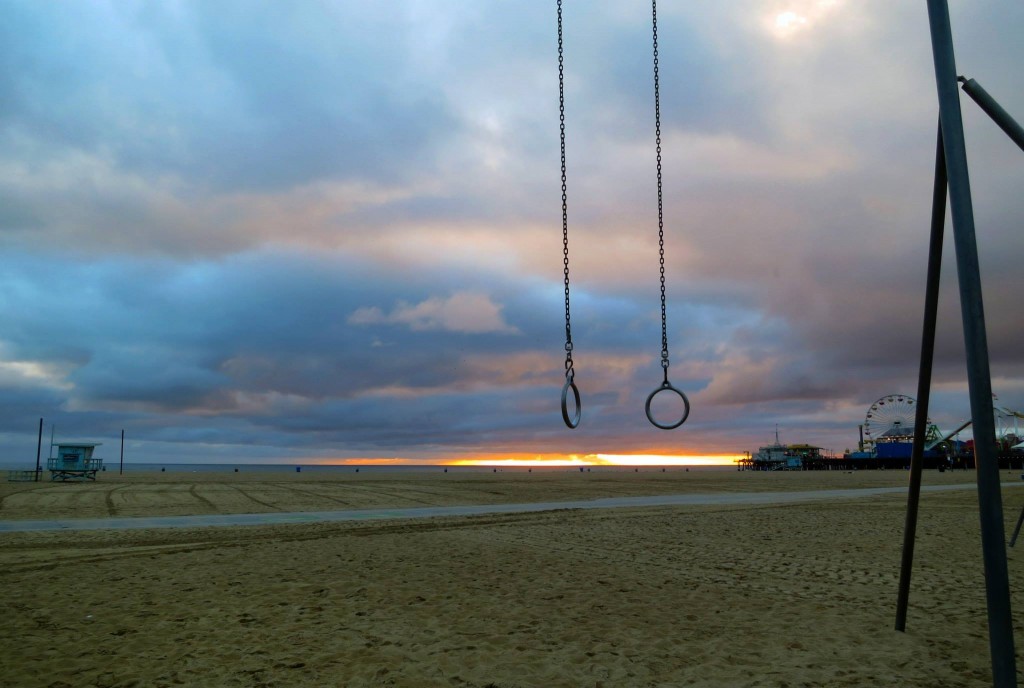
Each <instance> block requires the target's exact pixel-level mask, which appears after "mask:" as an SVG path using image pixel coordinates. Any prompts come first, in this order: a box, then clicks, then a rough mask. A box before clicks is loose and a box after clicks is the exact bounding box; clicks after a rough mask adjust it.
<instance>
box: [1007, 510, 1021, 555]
mask: <svg viewBox="0 0 1024 688" xmlns="http://www.w3.org/2000/svg"><path fill="white" fill-rule="evenodd" d="M1021 524H1024V509H1021V510H1020V516H1019V517H1018V518H1017V527H1016V528H1014V529H1013V537H1012V538H1010V547H1013V546H1014V545H1016V544H1017V536H1018V535H1020V527H1021Z"/></svg>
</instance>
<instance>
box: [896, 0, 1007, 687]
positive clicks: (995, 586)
mask: <svg viewBox="0 0 1024 688" xmlns="http://www.w3.org/2000/svg"><path fill="white" fill-rule="evenodd" d="M928 23H929V28H930V32H931V43H932V57H933V59H934V63H935V85H936V90H937V92H938V99H939V121H940V130H941V132H942V137H941V141H942V149H943V155H944V157H945V161H946V166H947V175H948V184H947V187H948V193H949V204H950V209H951V213H952V217H953V240H954V245H955V247H956V262H957V276H958V282H959V287H960V304H961V317H962V320H963V328H964V344H965V346H966V350H967V380H968V386H969V389H970V400H971V418H972V419H973V423H974V437H975V460H976V465H977V481H978V507H979V508H978V512H979V517H980V520H981V541H982V557H983V559H984V565H985V592H986V601H987V606H988V627H989V648H990V652H991V658H992V678H993V683H994V685H995V686H996V687H997V688H1016V686H1017V671H1016V658H1015V656H1014V644H1013V621H1012V616H1011V613H1010V585H1009V574H1008V572H1007V566H1006V545H1005V532H1004V529H1003V506H1002V495H1001V494H1000V485H999V466H998V464H997V461H996V446H995V417H994V412H993V410H992V380H991V372H990V369H989V359H988V341H987V337H986V332H985V313H984V308H983V303H982V292H981V273H980V269H979V261H978V246H977V238H976V236H975V228H974V209H973V204H972V202H971V187H970V178H969V175H968V171H967V151H966V145H965V142H964V132H963V119H962V115H961V112H960V99H959V90H958V88H957V74H956V61H955V58H954V54H953V32H952V28H951V26H950V20H949V6H948V4H947V1H946V0H928ZM925 412H927V409H926V410H925ZM914 506H915V507H916V503H915V504H914ZM909 511H910V509H909V505H908V522H909V521H910V518H911V516H910V514H909ZM915 512H916V508H915ZM913 518H914V519H916V513H915V514H914V515H913ZM915 522H916V521H915ZM910 551H911V553H912V549H911V550H910ZM905 555H906V551H905ZM906 563H907V568H908V570H907V571H906V576H908V581H909V562H906ZM902 577H903V576H902V574H901V578H902Z"/></svg>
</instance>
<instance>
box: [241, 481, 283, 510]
mask: <svg viewBox="0 0 1024 688" xmlns="http://www.w3.org/2000/svg"><path fill="white" fill-rule="evenodd" d="M230 487H233V488H234V489H236V490H238V491H239V493H241V495H242V496H243V497H245V498H246V499H251V500H252V501H254V502H256V503H257V504H260V505H262V506H265V507H267V508H268V509H273V510H274V511H283V509H282V508H281V507H279V506H275V505H274V504H271V503H270V502H264V501H263V500H262V499H256V498H255V497H253V496H252V495H251V494H249V493H248V492H246V491H245V490H243V489H242V488H240V487H238V486H237V485H231V486H230Z"/></svg>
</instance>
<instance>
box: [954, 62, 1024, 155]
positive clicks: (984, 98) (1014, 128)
mask: <svg viewBox="0 0 1024 688" xmlns="http://www.w3.org/2000/svg"><path fill="white" fill-rule="evenodd" d="M959 81H960V83H962V84H963V89H964V93H966V94H967V95H969V96H970V97H971V98H973V99H974V102H975V103H977V104H978V105H979V106H980V107H981V109H982V110H984V111H985V114H987V115H988V116H989V117H991V118H992V121H993V122H995V123H996V124H998V125H999V128H1000V129H1002V130H1003V131H1004V132H1006V135H1007V136H1009V137H1010V138H1011V139H1012V140H1013V142H1014V143H1016V144H1017V146H1018V147H1019V148H1020V149H1021V150H1024V128H1022V127H1021V126H1020V125H1019V124H1017V121H1016V120H1015V119H1013V117H1010V113H1008V112H1007V111H1006V110H1004V109H1003V106H1002V105H1000V104H999V103H998V102H996V99H995V98H993V97H992V96H990V95H989V93H988V91H986V90H985V89H983V88H982V87H981V84H979V83H978V82H977V81H975V80H974V79H968V78H966V77H960V78H959Z"/></svg>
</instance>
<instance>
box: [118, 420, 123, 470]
mask: <svg viewBox="0 0 1024 688" xmlns="http://www.w3.org/2000/svg"><path fill="white" fill-rule="evenodd" d="M118 475H124V430H121V472H120V473H119V474H118Z"/></svg>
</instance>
